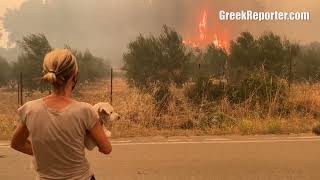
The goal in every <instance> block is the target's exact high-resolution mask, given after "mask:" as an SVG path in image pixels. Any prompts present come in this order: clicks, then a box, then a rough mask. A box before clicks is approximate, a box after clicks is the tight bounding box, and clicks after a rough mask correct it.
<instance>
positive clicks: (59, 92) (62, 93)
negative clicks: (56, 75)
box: [51, 89, 72, 98]
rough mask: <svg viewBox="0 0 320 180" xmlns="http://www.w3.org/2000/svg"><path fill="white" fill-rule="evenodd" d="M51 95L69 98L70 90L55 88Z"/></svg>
mask: <svg viewBox="0 0 320 180" xmlns="http://www.w3.org/2000/svg"><path fill="white" fill-rule="evenodd" d="M51 95H53V96H60V97H67V98H71V96H72V91H70V90H67V89H64V90H58V89H55V90H54V91H53V93H52V94H51Z"/></svg>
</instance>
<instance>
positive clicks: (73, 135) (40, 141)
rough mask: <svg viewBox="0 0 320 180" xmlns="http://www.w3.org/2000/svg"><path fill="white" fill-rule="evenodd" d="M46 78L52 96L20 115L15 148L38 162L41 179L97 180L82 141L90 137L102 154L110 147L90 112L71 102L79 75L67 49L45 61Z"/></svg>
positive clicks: (83, 105)
mask: <svg viewBox="0 0 320 180" xmlns="http://www.w3.org/2000/svg"><path fill="white" fill-rule="evenodd" d="M43 73H44V75H43V77H42V79H43V80H45V81H48V82H49V83H51V84H52V85H53V88H54V91H53V93H52V94H51V95H49V96H47V97H43V98H41V99H37V100H34V101H30V102H27V103H26V104H24V105H23V106H22V107H20V108H19V109H18V114H19V116H20V120H21V121H20V124H19V125H18V126H17V128H16V130H15V133H14V135H13V138H12V141H11V147H12V148H13V149H15V150H17V151H20V152H22V153H25V154H28V155H31V156H34V158H35V167H36V171H37V174H38V179H61V180H62V179H64V180H65V179H68V180H69V179H77V180H78V179H79V180H90V179H95V178H94V176H93V173H92V172H91V170H90V167H89V163H88V161H87V159H86V158H85V146H84V137H85V136H86V134H87V133H89V135H90V136H91V137H92V139H93V140H94V141H95V142H96V144H97V146H98V148H99V151H100V152H102V153H104V154H109V153H110V152H111V150H112V147H111V144H110V142H109V140H108V138H107V137H106V135H105V133H104V131H103V129H102V125H101V124H100V123H98V122H99V118H98V114H97V112H95V111H94V110H93V108H92V106H91V105H90V104H88V103H84V102H78V101H75V100H73V99H72V98H71V94H72V90H73V88H74V87H75V85H76V83H77V75H78V65H77V62H76V58H75V56H74V55H73V54H72V53H71V52H70V51H69V50H67V49H56V50H53V51H52V52H50V53H48V54H47V55H46V57H45V58H44V62H43ZM28 138H29V139H30V141H29V140H28Z"/></svg>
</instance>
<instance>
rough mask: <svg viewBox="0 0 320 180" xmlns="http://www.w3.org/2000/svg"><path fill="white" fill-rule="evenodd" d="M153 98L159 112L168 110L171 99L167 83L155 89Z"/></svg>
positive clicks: (158, 85) (160, 84)
mask: <svg viewBox="0 0 320 180" xmlns="http://www.w3.org/2000/svg"><path fill="white" fill-rule="evenodd" d="M152 97H153V99H154V100H155V104H156V107H157V109H158V111H159V112H161V111H163V110H166V109H167V106H168V103H169V101H170V99H171V93H170V90H169V85H168V84H166V83H159V84H157V85H156V86H155V88H154V89H153V93H152Z"/></svg>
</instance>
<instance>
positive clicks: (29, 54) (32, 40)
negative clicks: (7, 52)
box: [14, 34, 52, 90]
mask: <svg viewBox="0 0 320 180" xmlns="http://www.w3.org/2000/svg"><path fill="white" fill-rule="evenodd" d="M18 46H19V48H21V50H22V53H21V54H20V55H19V57H18V61H17V63H16V64H15V70H14V74H15V75H16V76H17V75H18V73H19V72H22V74H23V81H24V87H26V88H27V89H30V90H32V89H38V88H40V89H41V90H43V89H47V88H48V87H47V85H46V84H44V83H41V81H40V78H41V77H42V63H43V59H44V57H45V55H46V54H47V53H48V52H50V51H51V50H52V48H51V46H50V44H49V41H48V40H47V38H46V37H45V35H43V34H30V35H27V36H24V37H23V38H22V40H21V41H18ZM37 87H38V88H37Z"/></svg>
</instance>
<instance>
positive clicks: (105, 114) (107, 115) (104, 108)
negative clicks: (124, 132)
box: [93, 103, 120, 123]
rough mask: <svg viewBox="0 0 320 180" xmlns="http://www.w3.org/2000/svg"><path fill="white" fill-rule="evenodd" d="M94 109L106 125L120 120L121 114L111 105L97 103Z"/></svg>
mask: <svg viewBox="0 0 320 180" xmlns="http://www.w3.org/2000/svg"><path fill="white" fill-rule="evenodd" d="M93 108H94V109H95V110H96V111H97V112H98V114H99V117H100V119H101V120H102V121H103V122H104V123H107V122H112V121H115V120H118V119H120V116H119V114H118V113H116V112H114V109H113V107H112V106H111V105H110V104H109V103H97V104H96V105H94V106H93Z"/></svg>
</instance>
